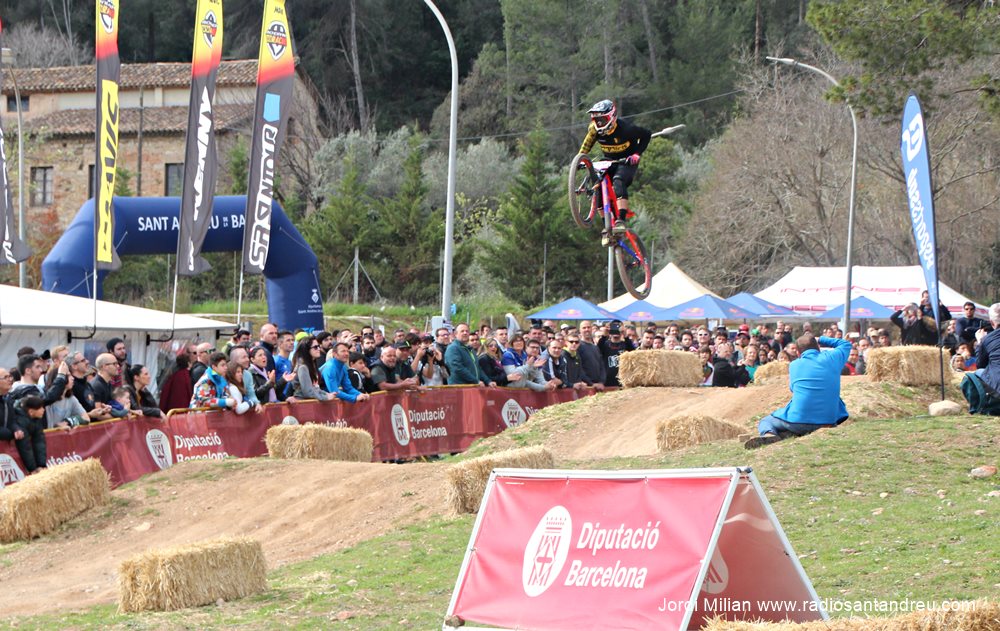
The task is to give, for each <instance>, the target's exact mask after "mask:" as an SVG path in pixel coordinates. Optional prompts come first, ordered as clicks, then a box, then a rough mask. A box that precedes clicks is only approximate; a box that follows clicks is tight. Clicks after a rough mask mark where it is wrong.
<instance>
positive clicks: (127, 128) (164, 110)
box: [25, 103, 254, 137]
mask: <svg viewBox="0 0 1000 631" xmlns="http://www.w3.org/2000/svg"><path fill="white" fill-rule="evenodd" d="M253 107H254V106H253V104H252V103H243V104H226V105H216V106H215V109H214V111H215V129H216V131H234V130H239V129H241V128H243V127H249V121H250V119H251V117H252V115H253ZM121 114H122V117H121V122H120V123H119V126H118V133H119V135H126V134H137V133H138V131H139V108H127V109H123V110H122V111H121ZM96 116H97V115H96V114H95V111H94V110H61V111H58V112H52V113H51V114H46V115H44V116H39V117H37V118H34V119H32V120H31V121H29V122H26V124H25V126H26V127H27V128H28V129H29V130H31V131H45V132H47V133H48V134H51V135H53V136H60V137H64V136H93V135H94V129H95V127H96V126H97V117H96ZM187 126H188V108H187V107H184V106H174V107H147V108H145V113H144V115H143V122H142V133H144V134H183V133H186V132H187Z"/></svg>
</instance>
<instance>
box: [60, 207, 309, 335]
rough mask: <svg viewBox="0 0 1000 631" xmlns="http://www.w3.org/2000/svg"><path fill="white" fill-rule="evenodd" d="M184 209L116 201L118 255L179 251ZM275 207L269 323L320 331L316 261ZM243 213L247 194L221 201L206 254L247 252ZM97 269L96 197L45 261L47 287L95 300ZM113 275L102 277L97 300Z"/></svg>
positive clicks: (267, 272) (268, 267)
mask: <svg viewBox="0 0 1000 631" xmlns="http://www.w3.org/2000/svg"><path fill="white" fill-rule="evenodd" d="M180 205H181V202H180V198H179V197H115V198H114V203H113V212H114V213H115V236H114V240H115V247H116V248H117V251H118V254H119V255H128V254H173V253H176V252H177V233H178V231H179V222H178V216H179V213H180ZM271 209H272V212H271V246H270V249H269V252H268V257H267V264H266V265H265V267H264V278H265V279H266V283H267V308H268V313H269V318H270V320H271V321H272V322H275V323H276V324H277V325H278V326H279V327H280V328H288V329H296V328H314V329H322V328H323V300H322V297H321V294H320V285H319V268H318V264H317V261H316V255H315V254H313V251H312V248H310V247H309V244H308V243H306V241H305V239H303V238H302V235H301V234H299V231H298V230H297V229H296V228H295V226H294V225H292V222H291V221H290V220H289V219H288V217H287V216H286V215H285V211H284V210H282V208H281V206H280V205H279V204H278V202H274V203H273V204H272V207H271ZM245 210H246V197H245V196H242V195H228V196H220V197H216V198H215V204H214V206H213V211H212V225H211V228H209V231H208V236H207V237H206V238H205V245H204V247H203V251H205V252H236V251H239V250H240V249H241V248H242V247H243V223H244V212H245ZM93 270H94V200H93V199H90V200H87V202H86V203H84V205H83V206H81V207H80V211H79V212H78V213H77V214H76V217H75V218H74V219H73V221H72V223H70V225H69V227H68V228H67V229H66V231H65V232H64V233H63V235H62V236H61V237H60V238H59V241H58V242H57V243H56V245H55V247H53V248H52V251H51V252H49V255H48V256H46V257H45V261H44V262H43V263H42V289H44V290H45V291H53V292H57V293H62V294H70V295H74V296H83V297H86V298H89V297H91V284H92V282H93V281H92V278H93V277H92V276H91V274H92V273H93ZM115 273H120V272H115ZM205 273H206V274H212V273H214V271H208V272H205ZM107 274H108V272H105V271H101V272H99V273H98V276H97V297H98V298H100V297H101V294H102V285H103V282H104V278H105V277H106V276H107ZM181 282H182V283H183V282H184V280H183V279H182V280H181Z"/></svg>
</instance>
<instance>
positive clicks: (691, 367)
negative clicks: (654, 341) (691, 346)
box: [618, 350, 704, 388]
mask: <svg viewBox="0 0 1000 631" xmlns="http://www.w3.org/2000/svg"><path fill="white" fill-rule="evenodd" d="M703 379H704V378H703V377H702V374H701V362H700V361H699V360H698V355H697V354H696V353H691V352H688V351H664V350H655V351H630V352H628V353H622V354H621V355H620V356H619V357H618V380H619V381H621V384H622V386H624V387H626V388H634V387H636V386H661V387H663V386H666V387H681V388H684V387H688V386H697V385H698V384H699V383H701V382H702V381H703Z"/></svg>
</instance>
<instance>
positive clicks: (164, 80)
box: [3, 59, 257, 94]
mask: <svg viewBox="0 0 1000 631" xmlns="http://www.w3.org/2000/svg"><path fill="white" fill-rule="evenodd" d="M95 72H96V70H95V69H94V66H93V65H89V66H60V67H56V68H15V69H14V73H15V75H14V76H15V79H16V81H17V87H18V88H20V90H21V94H34V93H46V92H88V91H90V92H92V91H94V89H95V86H96V84H97V77H96V75H95ZM5 79H6V77H5ZM256 83H257V60H256V59H235V60H232V61H223V62H222V63H221V64H220V66H219V77H218V80H217V85H220V86H253V85H255V84H256ZM190 85H191V64H190V63H187V62H161V63H150V64H122V69H121V79H120V81H119V86H120V87H121V88H123V89H135V88H140V87H147V88H154V87H163V88H168V87H187V86H190ZM3 93H4V94H13V93H14V87H13V85H12V84H11V82H10V81H9V80H5V81H4V85H3Z"/></svg>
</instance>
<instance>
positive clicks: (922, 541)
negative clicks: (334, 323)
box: [0, 416, 1000, 629]
mask: <svg viewBox="0 0 1000 631" xmlns="http://www.w3.org/2000/svg"><path fill="white" fill-rule="evenodd" d="M998 454H1000V424H998V421H997V419H991V418H983V417H969V416H961V417H948V418H928V417H923V418H920V417H917V418H909V419H896V420H863V421H857V422H853V423H849V424H847V425H844V426H842V427H841V428H839V429H837V430H835V431H825V432H821V433H819V434H816V435H813V436H810V437H808V438H804V439H799V440H794V441H786V442H783V443H779V444H776V445H772V446H769V447H767V448H764V449H761V450H757V451H745V450H743V448H742V446H741V445H739V444H738V443H737V442H736V441H727V442H722V443H716V444H709V445H701V446H699V447H696V448H691V449H687V450H684V451H679V452H675V453H672V454H669V455H665V456H662V457H648V458H629V459H611V460H601V461H586V462H575V463H569V464H570V466H574V467H576V468H589V469H626V468H652V467H655V468H675V467H701V466H733V465H748V466H751V467H753V469H754V471H755V472H756V473H757V475H758V477H759V478H760V481H761V483H762V485H763V487H764V489H765V491H766V492H767V494H768V496H769V499H770V500H771V503H772V505H773V507H774V510H775V512H776V514H777V516H778V519H779V520H780V522H781V524H782V525H783V527H784V529H785V531H786V533H787V534H788V537H789V539H790V540H791V543H792V545H793V547H794V548H795V551H796V553H797V554H798V555H799V557H800V558H801V561H802V564H803V566H804V568H805V571H806V573H807V574H808V576H809V577H810V579H811V580H812V582H813V584H814V586H815V587H816V590H817V592H818V593H819V595H820V596H821V597H822V598H825V599H830V600H838V599H839V600H866V599H883V600H901V599H904V598H908V599H910V600H924V601H941V600H944V599H975V598H988V599H991V600H998V599H1000V544H998V543H997V542H998V537H997V532H998V530H1000V497H998V496H997V495H1000V477H998V476H994V477H993V478H988V479H981V480H980V479H973V478H971V477H970V476H969V475H968V474H969V470H970V469H972V468H973V467H976V466H978V465H981V464H996V463H997V457H998ZM217 466H219V467H220V474H224V471H223V468H224V466H225V463H220V464H219V465H217ZM442 480H443V475H442ZM442 483H443V482H442ZM991 492H994V493H993V495H990V493H991ZM401 501H405V500H404V499H403V498H401ZM472 523H473V518H472V517H471V516H464V517H455V518H451V519H444V520H441V519H439V520H435V521H433V522H427V523H422V524H419V525H417V526H414V527H410V528H405V529H399V530H396V531H394V532H392V533H390V534H388V535H386V536H382V537H379V538H375V539H371V540H368V541H365V542H364V543H362V544H360V545H357V546H355V547H353V548H350V549H346V550H343V551H341V552H338V553H334V554H330V555H325V556H320V557H317V558H315V559H312V560H309V561H306V562H302V563H298V564H294V565H289V566H286V567H283V568H280V569H277V570H273V571H272V572H271V573H270V575H269V591H268V592H267V593H265V594H263V595H261V596H257V597H254V598H250V599H247V600H244V601H240V602H232V603H223V604H221V605H218V606H215V605H212V606H207V607H202V608H198V609H193V610H184V611H179V612H172V613H163V614H141V615H118V614H116V612H115V609H114V607H113V606H101V607H96V608H93V609H90V610H87V611H82V612H78V613H72V614H59V615H47V616H36V617H30V618H24V617H22V618H17V619H7V620H6V621H4V622H3V625H4V626H5V627H6V628H68V627H69V628H81V629H108V628H114V629H164V628H166V629H195V628H198V629H202V628H208V629H220V628H230V627H234V626H237V625H239V626H248V627H250V628H259V629H327V628H337V629H398V628H413V629H430V628H439V627H440V623H441V619H442V616H443V614H444V611H445V609H446V607H447V604H448V601H449V598H450V594H451V591H452V588H453V587H454V582H455V578H456V575H457V573H458V569H459V565H460V563H461V560H462V557H463V554H464V549H465V546H466V544H467V543H468V538H469V534H470V531H471V528H472ZM331 536H335V535H333V534H331ZM5 552H6V551H5V549H4V548H3V547H0V563H3V558H4V554H5Z"/></svg>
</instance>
